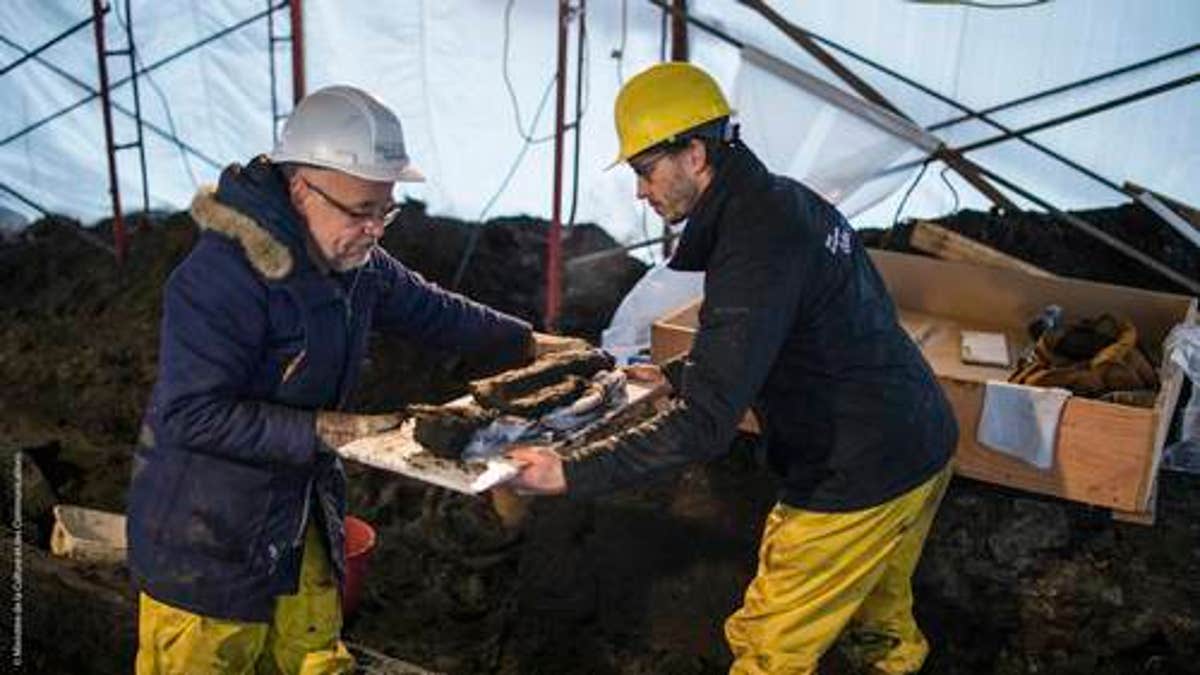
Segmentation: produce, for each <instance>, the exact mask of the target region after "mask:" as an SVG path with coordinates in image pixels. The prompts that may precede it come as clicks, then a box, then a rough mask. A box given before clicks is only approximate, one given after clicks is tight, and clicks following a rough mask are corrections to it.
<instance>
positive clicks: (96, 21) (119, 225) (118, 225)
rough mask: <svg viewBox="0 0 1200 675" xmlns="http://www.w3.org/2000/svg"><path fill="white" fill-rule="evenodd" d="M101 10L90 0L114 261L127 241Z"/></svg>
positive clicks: (122, 253)
mask: <svg viewBox="0 0 1200 675" xmlns="http://www.w3.org/2000/svg"><path fill="white" fill-rule="evenodd" d="M104 12H105V7H104V6H103V4H102V0H92V26H93V27H94V28H95V35H96V65H97V67H98V68H99V69H100V101H101V104H102V105H101V106H100V107H101V112H102V114H103V117H104V144H105V149H106V150H107V153H106V154H107V155H108V193H109V195H111V197H112V209H113V247H114V248H115V249H116V253H117V262H118V263H124V262H125V254H126V252H127V250H128V248H129V241H128V239H127V237H126V234H125V221H124V220H123V219H122V216H121V190H120V188H119V186H118V184H117V156H116V152H115V150H114V148H113V145H114V143H113V124H112V109H111V108H110V107H109V87H108V51H107V50H106V49H105V47H104Z"/></svg>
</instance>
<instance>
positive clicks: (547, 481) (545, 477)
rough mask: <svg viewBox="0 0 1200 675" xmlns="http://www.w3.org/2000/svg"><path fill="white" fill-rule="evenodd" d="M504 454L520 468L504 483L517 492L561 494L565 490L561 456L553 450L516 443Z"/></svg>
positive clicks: (565, 481) (565, 482)
mask: <svg viewBox="0 0 1200 675" xmlns="http://www.w3.org/2000/svg"><path fill="white" fill-rule="evenodd" d="M505 455H506V456H507V457H508V458H509V459H510V460H512V461H514V462H516V463H517V465H518V466H519V467H520V469H521V472H520V473H518V474H517V475H516V476H515V477H513V478H512V480H510V481H509V482H508V483H506V484H505V485H507V486H508V487H511V488H512V489H514V490H515V491H516V492H517V493H518V494H535V495H561V494H563V493H565V492H566V491H567V479H566V476H565V475H564V474H563V466H562V458H561V457H559V456H558V453H556V452H554V451H553V450H547V449H546V448H543V447H540V446H537V445H518V446H515V447H513V448H511V449H509V451H508V452H507V453H505Z"/></svg>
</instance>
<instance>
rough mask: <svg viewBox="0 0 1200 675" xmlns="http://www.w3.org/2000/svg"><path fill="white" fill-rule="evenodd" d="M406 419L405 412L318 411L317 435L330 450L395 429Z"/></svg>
mask: <svg viewBox="0 0 1200 675" xmlns="http://www.w3.org/2000/svg"><path fill="white" fill-rule="evenodd" d="M403 421H404V414H403V413H398V412H395V413H383V414H380V415H357V414H354V413H344V412H336V411H333V410H318V411H317V421H316V425H317V437H318V438H320V439H321V443H323V444H324V445H325V447H326V448H328V449H330V450H336V449H337V448H340V447H342V446H343V445H346V444H347V443H349V442H351V441H356V440H358V439H360V438H364V437H366V436H373V435H375V434H379V433H383V432H384V431H388V430H390V429H395V428H396V427H398V426H400V423H401V422H403Z"/></svg>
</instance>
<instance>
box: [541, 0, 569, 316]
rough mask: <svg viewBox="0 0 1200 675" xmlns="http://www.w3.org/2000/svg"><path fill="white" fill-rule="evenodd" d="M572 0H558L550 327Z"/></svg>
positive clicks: (556, 291) (556, 282) (554, 310)
mask: <svg viewBox="0 0 1200 675" xmlns="http://www.w3.org/2000/svg"><path fill="white" fill-rule="evenodd" d="M570 14H571V3H570V2H568V0H558V68H557V70H556V71H555V75H554V78H555V85H554V86H555V90H556V91H555V96H554V98H555V101H554V110H555V113H554V190H553V194H554V197H553V199H554V203H553V204H551V207H550V212H551V217H550V232H549V236H548V237H547V238H546V315H545V324H546V330H547V331H554V330H555V328H556V327H557V326H558V311H559V303H560V291H561V287H562V259H561V258H562V187H563V186H562V169H563V128H564V126H565V124H566V120H565V119H564V116H565V115H566V104H567V86H566V85H567V82H566V80H567V22H568V21H569V20H570Z"/></svg>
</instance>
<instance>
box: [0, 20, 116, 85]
mask: <svg viewBox="0 0 1200 675" xmlns="http://www.w3.org/2000/svg"><path fill="white" fill-rule="evenodd" d="M101 13H102V14H106V13H108V7H104V9H103V10H102V11H101ZM92 21H95V19H94V18H93V17H88V18H86V19H84V20H82V21H80V22H79V23H77V24H75V25H74V26H71V27H70V28H68V29H66V30H65V31H63V32H61V33H59V34H58V35H57V36H55V37H53V38H51V39H50V40H49V41H48V42H45V43H43V44H41V45H39V46H37V47H34V48H33V50H32V51H28V52H25V53H24V54H23V55H21V57H20V58H18V59H17V60H16V61H13V62H12V63H9V64H6V65H5V66H4V67H3V68H0V75H4V74H5V73H7V72H9V71H11V70H13V69H14V68H16V67H17V66H19V65H21V64H22V63H25V62H26V61H28V60H30V59H35V58H37V57H38V55H40V54H41V53H42V52H44V51H46V50H47V49H49V48H51V47H53V46H54V45H56V44H58V43H59V42H62V41H63V40H65V39H67V38H68V37H71V36H72V35H74V34H75V33H76V32H78V31H80V30H82V29H83V28H86V27H87V26H90V25H92Z"/></svg>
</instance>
